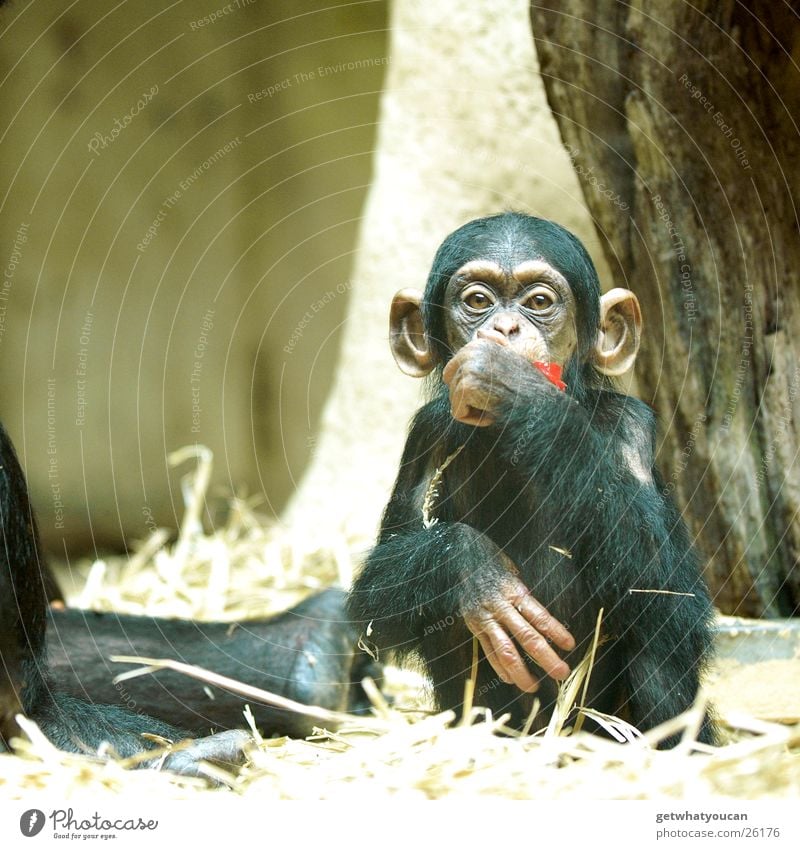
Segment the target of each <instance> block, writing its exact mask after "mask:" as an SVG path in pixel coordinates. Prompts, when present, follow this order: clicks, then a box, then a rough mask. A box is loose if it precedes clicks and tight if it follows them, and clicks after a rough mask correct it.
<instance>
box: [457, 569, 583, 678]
mask: <svg viewBox="0 0 800 849" xmlns="http://www.w3.org/2000/svg"><path fill="white" fill-rule="evenodd" d="M500 558H501V559H502V561H503V562H504V563H505V564H507V569H506V571H505V573H504V574H502V575H500V576H499V577H496V578H495V580H494V586H492V587H489V588H486V587H481V588H480V589H478V590H477V592H478V593H480V595H479V596H478V597H477V600H469V601H467V602H465V603H464V604H463V605H462V610H461V615H462V616H463V618H464V623H465V624H466V626H467V628H469V630H470V631H471V632H472V633H473V634H474V635H475V636H476V637H477V639H478V642H479V643H480V644H481V647H482V648H483V652H484V654H485V655H486V658H487V660H488V661H489V663H490V664H491V665H492V668H493V669H494V671H495V672H496V673H497V675H498V677H499V678H500V679H501V680H502V681H504V682H505V683H506V684H514V685H515V686H517V687H519V689H520V690H523V691H524V692H528V693H532V692H534V691H536V690H537V689H538V688H539V682H538V681H537V680H536V678H534V677H533V675H531V672H530V669H529V668H528V666H527V664H526V663H525V661H524V660H523V659H522V656H521V655H520V651H519V648H518V646H517V644H518V645H519V646H521V647H522V649H524V651H525V652H526V653H527V654H528V655H529V656H530V657H531V659H532V660H533V661H535V663H536V664H537V665H538V666H540V667H541V669H542V671H543V672H545V674H547V675H549V676H550V677H551V678H554V679H556V680H557V681H561V680H563V679H564V678H566V677H567V675H569V672H570V669H569V666H568V665H567V664H566V663H565V662H564V661H563V660H562V659H561V658H560V657H559V656H558V655H557V654H556V652H555V650H554V649H553V648H552V647H551V645H550V641H551V640H552V641H553V642H554V643H555V644H556V645H557V646H558V647H559V648H561V649H564V650H565V651H570V650H572V649H573V648H575V640H574V639H573V637H572V635H571V634H570V633H569V631H567V629H566V628H565V627H564V626H563V625H562V624H561V623H560V622H559V621H558V620H557V619H555V618H554V617H553V616H552V615H551V614H550V613H549V611H547V610H546V609H545V608H544V607H543V606H542V605H541V604H539V602H538V601H537V600H536V599H535V598H534V597H533V596H532V595H531V594H530V592H529V591H528V588H527V587H526V586H525V584H524V583H523V582H522V581H521V580H520V579H519V578H518V577H517V576H516V574H515V573H516V568H515V567H514V566H513V564H512V563H511V561H510V560H509V559H508V558H507V557H506V556H505V555H504V554H500ZM484 581H485V577H484V580H483V581H482V583H483V582H484ZM470 592H471V591H468V592H467V595H468V596H469V595H470Z"/></svg>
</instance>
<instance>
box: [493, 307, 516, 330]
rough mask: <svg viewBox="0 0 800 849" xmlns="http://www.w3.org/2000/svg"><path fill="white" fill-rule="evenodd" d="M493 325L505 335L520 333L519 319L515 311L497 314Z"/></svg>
mask: <svg viewBox="0 0 800 849" xmlns="http://www.w3.org/2000/svg"><path fill="white" fill-rule="evenodd" d="M493 327H494V329H495V330H498V331H499V332H500V333H502V334H503V336H513V335H514V334H515V333H519V319H518V318H517V316H515V315H514V313H511V312H501V313H499V314H498V315H496V316H495V318H494V322H493Z"/></svg>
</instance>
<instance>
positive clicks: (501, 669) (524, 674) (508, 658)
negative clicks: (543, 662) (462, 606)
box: [466, 617, 539, 693]
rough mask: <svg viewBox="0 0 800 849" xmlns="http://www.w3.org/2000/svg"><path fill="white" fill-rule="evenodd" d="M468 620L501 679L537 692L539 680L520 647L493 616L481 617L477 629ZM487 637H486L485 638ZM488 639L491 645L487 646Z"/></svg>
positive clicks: (528, 691)
mask: <svg viewBox="0 0 800 849" xmlns="http://www.w3.org/2000/svg"><path fill="white" fill-rule="evenodd" d="M466 621H467V627H468V628H469V629H470V630H471V631H472V633H473V634H475V636H476V637H478V640H479V641H480V643H481V645H482V646H483V651H484V654H485V655H486V659H487V660H488V661H489V663H490V664H491V666H492V669H494V671H495V672H496V673H497V674H498V676H499V677H500V678H501V680H503V681H505V682H506V683H509V684H513V685H514V686H515V687H518V688H519V689H520V690H522V691H523V692H525V693H535V692H536V691H537V690H538V689H539V682H538V681H537V680H536V679H535V678H534V677H533V675H532V674H531V671H530V669H529V668H528V666H527V664H526V663H525V661H524V660H523V659H522V656H521V655H520V653H519V649H518V648H517V646H516V645H515V643H514V641H513V640H512V639H511V637H509V635H508V634H507V633H506V632H505V631H504V630H503V628H501V627H500V625H499V624H498V623H497V622H496V621H495V620H494V619H492V618H489V617H486V618H481V620H480V622H479V623H474V622H473V624H477V629H479V630H476V629H474V628H473V624H470V621H469V620H466ZM483 638H485V639H483ZM486 641H488V643H489V647H488V649H487V647H486Z"/></svg>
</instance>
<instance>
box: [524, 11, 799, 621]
mask: <svg viewBox="0 0 800 849" xmlns="http://www.w3.org/2000/svg"><path fill="white" fill-rule="evenodd" d="M531 17H532V23H533V32H534V37H535V41H536V46H537V52H538V55H539V62H540V67H541V71H542V75H543V77H544V82H545V88H546V91H547V95H548V99H549V102H550V105H551V108H552V110H553V112H554V114H555V116H556V119H557V121H558V124H559V128H560V130H561V135H562V139H563V141H564V142H565V144H566V145H567V150H568V152H569V153H570V155H571V157H572V159H573V162H574V164H575V167H576V171H577V173H578V176H579V178H580V180H581V183H582V186H583V189H584V193H585V196H586V199H587V203H588V206H589V209H590V210H591V213H592V215H593V217H594V219H595V222H596V225H597V227H598V229H599V231H600V233H601V234H602V235H603V237H604V239H605V248H606V256H607V259H608V260H609V263H610V264H611V265H612V267H613V268H614V270H615V271H616V273H617V274H618V283H619V285H625V286H630V288H632V289H634V290H635V291H636V292H637V294H638V295H639V297H640V299H641V301H642V307H643V311H644V315H645V321H646V328H647V330H646V335H645V343H644V345H643V349H642V354H641V357H640V361H639V368H638V376H639V384H640V387H641V389H642V396H643V397H644V398H645V400H648V401H650V402H651V403H652V404H653V405H654V406H655V407H656V409H657V410H658V412H659V413H660V414H661V417H662V422H663V426H664V436H663V438H662V441H661V444H660V450H659V461H660V465H661V467H662V470H663V471H664V472H665V478H666V480H667V482H668V486H669V488H670V489H674V491H675V494H676V495H677V498H678V500H679V502H680V504H681V505H682V507H683V508H684V509H685V516H686V518H687V520H688V521H689V523H690V525H691V527H692V529H693V531H694V533H695V534H696V536H697V544H698V546H699V548H700V549H701V551H702V552H703V553H704V555H705V556H706V557H707V559H708V566H707V578H708V580H709V583H710V584H711V586H712V590H713V591H714V593H715V594H716V601H717V604H718V605H719V607H720V608H721V609H722V610H723V611H725V612H729V613H733V612H735V613H741V614H747V615H767V616H779V615H792V614H796V613H797V612H798V607H799V606H800V570H798V569H797V568H796V566H797V562H798V552H800V519H798V510H800V479H799V478H798V467H797V453H798V447H797V446H798V429H799V423H800V399H799V398H798V391H799V390H800V366H798V350H797V343H796V340H798V339H800V286H799V285H798V275H799V274H800V272H798V269H800V240H799V239H798V218H797V210H796V208H795V205H794V201H793V197H792V195H793V194H795V195H796V194H797V189H798V185H797V183H798V180H797V177H798V155H799V154H800V143H799V141H798V125H797V123H796V116H797V115H800V73H798V68H797V65H796V64H795V62H794V61H793V56H794V57H797V55H798V51H799V50H800V25H799V24H798V19H797V17H796V16H795V14H794V13H793V12H791V11H790V8H789V6H788V5H784V4H778V3H776V4H769V3H766V2H760V3H754V4H749V8H748V7H746V6H745V5H743V4H739V3H735V2H732V0H731V1H730V2H723V3H713V2H710V0H700V2H698V3H695V4H686V3H682V2H677V0H674V2H673V0H670V2H667V3H660V4H647V3H644V2H643V0H633V2H631V3H630V4H622V3H616V2H613V0H595V2H586V0H567V2H564V0H559V2H555V0H544V2H535V3H533V4H532V10H531Z"/></svg>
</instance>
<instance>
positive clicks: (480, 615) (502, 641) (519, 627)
mask: <svg viewBox="0 0 800 849" xmlns="http://www.w3.org/2000/svg"><path fill="white" fill-rule="evenodd" d="M444 406H445V407H446V405H444ZM442 410H443V405H442V402H441V399H440V400H439V401H434V402H431V403H430V404H429V405H427V406H426V407H425V408H423V409H422V410H421V411H420V412H419V413H418V414H417V417H416V419H415V421H414V424H413V426H412V429H411V433H410V436H409V439H408V442H407V444H406V449H405V453H404V456H403V461H402V463H401V467H400V473H399V475H398V479H397V483H396V485H395V489H394V492H393V494H392V498H391V500H390V502H389V504H388V506H387V508H386V512H385V514H384V519H383V523H382V527H381V533H380V536H379V540H378V545H377V546H376V547H375V548H374V549H373V551H372V552H371V554H370V555H369V557H368V559H367V562H366V564H365V566H364V568H363V570H362V572H361V574H360V575H359V577H358V579H357V580H356V581H355V583H354V586H353V589H352V591H351V594H350V599H349V602H348V607H349V611H350V614H351V616H352V617H353V618H354V619H355V620H357V621H358V622H361V623H362V624H363V625H365V626H368V631H369V639H370V640H371V641H372V642H373V643H374V644H375V645H377V646H378V647H379V648H382V649H392V650H394V651H396V652H398V653H399V654H401V655H403V654H408V653H409V652H414V651H419V650H420V649H421V648H422V645H423V641H424V640H425V637H426V636H428V635H430V634H431V633H433V632H434V631H438V630H440V629H441V628H445V627H450V626H452V625H454V624H455V623H456V620H460V619H461V618H462V617H463V619H464V620H465V621H466V623H467V625H468V627H469V629H470V631H472V633H474V634H476V636H478V639H479V640H480V641H481V644H482V645H483V647H484V651H485V653H486V655H487V657H489V658H490V660H491V661H492V665H493V666H495V669H496V671H497V672H498V674H499V675H500V676H501V678H502V679H503V680H505V681H507V682H508V683H514V684H516V685H517V686H518V687H520V688H521V689H525V690H535V689H536V687H537V682H536V680H535V679H534V678H533V677H532V675H531V674H530V671H529V669H528V668H527V666H526V664H525V663H523V661H522V659H521V658H520V657H519V654H518V652H517V650H516V648H515V647H514V645H513V643H512V642H511V640H510V638H509V636H508V632H509V631H511V632H512V633H514V635H515V638H516V640H517V641H518V642H519V644H520V645H521V646H522V647H523V648H524V649H525V651H526V652H527V653H528V654H529V655H530V656H531V657H532V658H533V659H534V660H535V661H536V662H537V663H538V664H539V666H541V667H542V669H543V670H544V671H545V672H546V673H547V674H549V675H551V676H553V677H556V678H563V677H565V676H566V675H567V674H568V672H569V668H568V667H567V665H566V664H565V663H564V662H563V661H562V660H561V659H560V658H559V657H558V655H557V654H556V653H555V651H554V650H553V649H552V647H551V646H550V645H549V643H548V639H551V640H553V641H554V642H555V643H556V644H557V645H559V646H560V647H562V648H566V649H571V648H572V647H573V646H574V641H573V640H572V637H571V636H570V635H569V633H568V632H567V631H566V629H565V628H564V627H563V626H562V625H561V624H560V623H559V622H558V621H557V620H555V619H554V618H553V617H552V616H551V615H550V614H549V613H548V612H547V611H546V610H545V609H544V608H543V607H542V606H541V605H540V604H539V603H538V602H537V601H536V600H535V599H534V598H533V597H532V596H530V594H529V592H528V589H527V587H525V585H524V584H523V583H522V582H521V580H520V579H519V578H518V577H517V575H516V570H515V567H514V564H512V563H511V561H510V560H509V559H508V558H507V557H506V556H505V555H504V554H503V552H502V551H501V550H500V549H499V548H498V547H497V546H496V545H495V543H493V542H492V541H491V540H490V539H489V538H488V537H487V536H485V535H484V534H482V533H480V532H479V531H478V530H476V529H475V528H473V527H471V526H469V525H466V524H464V523H461V522H439V523H437V524H435V525H433V526H432V527H427V528H426V527H424V526H423V522H422V498H423V495H424V491H425V489H426V483H427V481H428V480H429V477H430V475H431V473H432V471H433V470H432V468H431V457H432V454H433V448H434V447H433V446H432V445H431V444H429V440H431V438H432V436H431V435H436V436H437V437H440V438H441V436H442V435H443V434H444V433H445V430H444V428H450V429H452V428H453V424H454V423H453V422H452V419H449V413H447V420H448V421H446V422H445V421H444V420H443V418H444V417H443V416H442ZM458 427H461V426H458ZM468 430H469V429H465V431H467V432H468ZM451 435H452V430H451ZM462 436H463V437H464V438H466V433H465V434H462ZM454 444H456V445H458V444H459V441H458V438H457V439H456V440H455V441H454ZM501 626H502V627H501ZM495 661H497V662H495Z"/></svg>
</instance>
